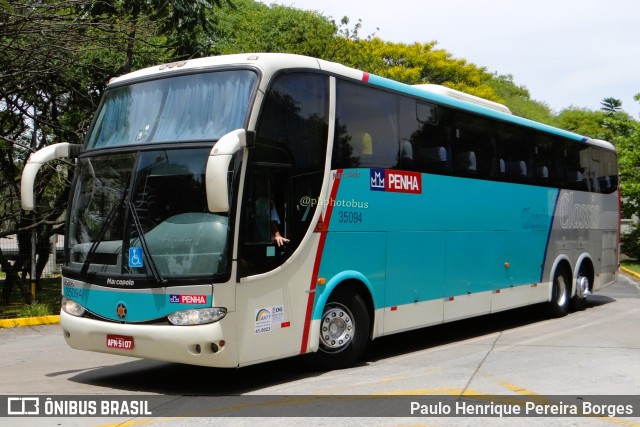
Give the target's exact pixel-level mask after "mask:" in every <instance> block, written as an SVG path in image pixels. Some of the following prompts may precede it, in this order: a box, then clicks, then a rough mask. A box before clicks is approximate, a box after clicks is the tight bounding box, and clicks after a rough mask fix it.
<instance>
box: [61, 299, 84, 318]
mask: <svg viewBox="0 0 640 427" xmlns="http://www.w3.org/2000/svg"><path fill="white" fill-rule="evenodd" d="M62 311H64V312H65V313H67V314H70V315H72V316H76V317H82V315H83V314H84V311H85V310H84V307H83V306H81V305H80V304H78V303H77V302H75V301H71V300H70V299H67V298H65V297H62Z"/></svg>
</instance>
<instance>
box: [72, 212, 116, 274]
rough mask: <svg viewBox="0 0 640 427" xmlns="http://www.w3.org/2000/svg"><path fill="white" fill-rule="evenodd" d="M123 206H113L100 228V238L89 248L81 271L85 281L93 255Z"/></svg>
mask: <svg viewBox="0 0 640 427" xmlns="http://www.w3.org/2000/svg"><path fill="white" fill-rule="evenodd" d="M121 206H122V201H121V202H120V203H116V204H114V205H113V207H112V208H111V210H110V211H109V213H108V214H107V217H106V218H105V220H104V222H103V223H102V227H100V232H99V233H98V237H97V238H96V240H94V241H93V243H91V247H89V252H87V256H86V257H85V259H84V263H83V264H82V269H80V277H82V278H83V279H84V278H85V277H86V276H87V271H88V270H89V266H90V265H91V259H92V258H93V254H95V253H96V250H97V249H98V246H99V245H100V243H102V239H104V234H105V233H106V232H107V229H108V228H109V225H111V221H113V218H114V217H115V213H116V212H117V211H118V209H119V208H120V207H121Z"/></svg>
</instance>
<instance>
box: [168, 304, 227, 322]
mask: <svg viewBox="0 0 640 427" xmlns="http://www.w3.org/2000/svg"><path fill="white" fill-rule="evenodd" d="M226 315H227V309H226V308H224V307H211V308H200V309H193V310H183V311H176V312H175V313H171V314H170V315H169V316H167V318H168V319H169V322H171V323H172V324H174V325H178V326H190V325H203V324H205V323H213V322H217V321H218V320H220V319H222V318H223V317H224V316H226Z"/></svg>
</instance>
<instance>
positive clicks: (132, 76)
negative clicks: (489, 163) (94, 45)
mask: <svg viewBox="0 0 640 427" xmlns="http://www.w3.org/2000/svg"><path fill="white" fill-rule="evenodd" d="M234 65H235V66H242V65H245V66H246V65H249V66H254V67H257V68H259V69H260V70H262V71H263V72H264V73H266V74H270V73H275V72H277V71H278V70H281V69H287V68H290V69H296V68H299V69H314V70H324V71H327V72H330V73H333V74H337V75H341V76H344V77H347V78H351V79H355V80H359V81H363V82H367V83H369V84H371V85H374V86H378V87H382V88H387V89H391V90H393V91H397V92H401V93H406V94H409V95H413V96H415V97H418V98H422V99H424V100H426V101H431V102H434V103H438V104H441V105H445V106H449V107H453V108H457V109H461V110H466V111H471V112H474V113H477V114H480V115H483V116H489V117H492V118H495V119H498V120H502V121H506V122H511V123H515V124H518V125H521V126H525V127H528V128H534V129H538V130H540V131H542V132H546V133H551V134H555V135H559V136H562V137H565V138H570V139H573V140H578V141H582V142H585V143H588V144H591V145H595V146H598V147H601V148H606V149H609V150H614V147H613V145H612V144H611V143H609V142H607V141H603V140H598V139H592V138H588V137H585V136H582V135H579V134H576V133H573V132H569V131H566V130H563V129H560V128H556V127H553V126H550V125H546V124H544V123H539V122H535V121H533V120H529V119H525V118H523V117H520V116H516V115H513V114H512V113H511V111H510V110H509V109H508V108H507V107H506V106H504V105H502V104H498V103H495V102H492V101H489V100H485V99H483V98H479V97H476V96H473V95H469V94H465V93H462V92H459V91H454V90H453V89H449V88H446V87H443V86H438V85H414V86H411V85H408V84H405V83H400V82H397V81H394V80H390V79H387V78H384V77H380V76H376V75H373V74H369V73H367V72H364V71H361V70H357V69H354V68H350V67H347V66H345V65H342V64H339V63H335V62H330V61H326V60H322V59H317V58H312V57H309V56H303V55H296V54H289V53H245V54H234V55H220V56H210V57H205V58H197V59H189V60H185V61H177V62H172V63H169V64H162V65H156V66H152V67H148V68H143V69H140V70H137V71H133V72H131V73H128V74H125V75H122V76H120V77H115V78H112V79H111V80H110V81H109V86H110V85H118V84H123V83H127V82H130V81H134V80H139V79H146V78H149V77H154V76H161V75H163V74H165V73H167V74H172V73H175V72H185V71H199V70H207V69H210V68H215V67H219V66H234Z"/></svg>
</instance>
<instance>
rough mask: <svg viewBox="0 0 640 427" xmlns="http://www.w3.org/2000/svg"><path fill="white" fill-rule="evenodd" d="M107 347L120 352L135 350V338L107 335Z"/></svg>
mask: <svg viewBox="0 0 640 427" xmlns="http://www.w3.org/2000/svg"><path fill="white" fill-rule="evenodd" d="M107 347H108V348H117V349H120V350H133V337H125V336H123V335H107Z"/></svg>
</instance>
